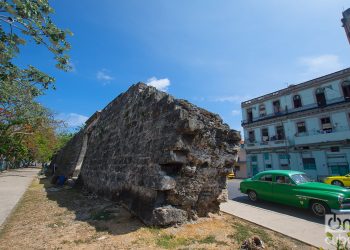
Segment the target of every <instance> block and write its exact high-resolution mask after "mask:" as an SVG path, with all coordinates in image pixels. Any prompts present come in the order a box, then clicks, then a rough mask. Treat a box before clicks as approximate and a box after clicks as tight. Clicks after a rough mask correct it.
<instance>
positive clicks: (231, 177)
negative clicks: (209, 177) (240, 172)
mask: <svg viewBox="0 0 350 250" xmlns="http://www.w3.org/2000/svg"><path fill="white" fill-rule="evenodd" d="M234 178H235V173H234V172H231V173H229V174H228V175H227V179H234Z"/></svg>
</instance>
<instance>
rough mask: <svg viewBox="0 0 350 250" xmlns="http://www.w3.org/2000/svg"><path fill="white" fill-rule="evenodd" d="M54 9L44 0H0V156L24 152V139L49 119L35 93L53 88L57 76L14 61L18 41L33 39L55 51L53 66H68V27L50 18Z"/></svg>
mask: <svg viewBox="0 0 350 250" xmlns="http://www.w3.org/2000/svg"><path fill="white" fill-rule="evenodd" d="M53 12H54V10H53V9H52V8H51V6H50V5H49V3H48V0H8V1H7V0H0V158H4V157H6V158H7V160H12V161H16V160H19V159H24V158H26V157H28V155H30V151H29V150H28V147H27V146H28V144H26V143H25V141H27V140H28V138H32V139H33V141H35V138H37V136H38V134H36V133H37V132H38V131H39V130H40V129H42V128H48V127H50V125H49V124H50V123H51V122H52V121H53V119H52V116H51V114H50V112H49V111H48V110H47V109H46V108H45V107H43V106H42V105H41V104H39V103H38V102H37V101H36V98H37V97H38V96H40V95H42V94H43V92H44V91H45V90H46V89H48V88H49V87H50V86H52V87H53V88H54V86H53V83H54V80H55V79H54V78H53V77H51V76H49V75H47V74H45V73H44V72H42V71H40V70H39V69H37V68H35V67H33V66H31V65H29V66H28V67H27V68H20V67H19V66H17V65H16V64H15V63H14V62H13V61H14V60H13V59H14V58H15V57H17V56H18V55H19V54H20V47H21V46H24V45H25V44H26V41H27V40H29V39H32V40H34V41H35V43H36V44H37V45H42V46H45V47H46V48H47V49H48V50H49V51H50V52H52V53H53V55H54V58H55V60H56V62H57V63H56V67H57V68H59V69H61V70H64V71H68V70H69V69H70V64H69V57H68V55H67V54H66V52H67V51H68V50H69V49H70V44H69V43H68V42H67V41H66V37H67V35H69V34H70V35H71V32H70V31H68V30H62V29H60V28H58V27H57V26H56V25H55V24H54V22H53V21H52V19H51V17H50V15H51V14H52V13H53ZM31 136H32V137H31ZM38 140H39V139H38ZM40 141H41V142H43V141H42V140H39V141H38V142H40ZM39 144H40V143H39ZM36 156H38V155H36ZM39 158H40V157H39Z"/></svg>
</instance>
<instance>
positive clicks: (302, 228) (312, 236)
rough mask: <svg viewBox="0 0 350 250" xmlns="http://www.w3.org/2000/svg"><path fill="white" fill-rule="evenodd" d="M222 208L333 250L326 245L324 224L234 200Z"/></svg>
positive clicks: (222, 205) (227, 211)
mask: <svg viewBox="0 0 350 250" xmlns="http://www.w3.org/2000/svg"><path fill="white" fill-rule="evenodd" d="M220 208H221V211H223V212H226V213H229V214H232V215H234V216H237V217H239V218H242V219H244V220H247V221H251V222H253V223H255V224H258V225H261V226H263V227H266V228H269V229H272V230H274V231H277V232H280V233H282V234H284V235H287V236H290V237H292V238H295V239H298V240H300V241H303V242H305V243H308V244H310V245H313V246H317V247H323V248H324V249H332V247H331V246H329V245H327V244H326V243H325V236H326V235H325V227H324V225H323V224H319V223H315V222H312V221H308V220H305V219H301V218H297V217H294V216H290V215H286V214H281V213H278V212H275V211H270V210H267V209H264V208H260V207H255V206H252V205H249V204H244V203H241V202H237V201H232V200H229V201H228V202H225V203H222V204H221V206H220Z"/></svg>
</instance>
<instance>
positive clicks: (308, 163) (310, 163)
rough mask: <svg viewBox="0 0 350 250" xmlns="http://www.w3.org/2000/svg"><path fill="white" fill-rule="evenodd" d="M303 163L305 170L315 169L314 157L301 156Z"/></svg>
mask: <svg viewBox="0 0 350 250" xmlns="http://www.w3.org/2000/svg"><path fill="white" fill-rule="evenodd" d="M303 165H304V169H305V170H316V162H315V158H303Z"/></svg>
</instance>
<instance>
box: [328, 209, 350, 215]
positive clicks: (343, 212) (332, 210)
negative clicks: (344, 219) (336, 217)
mask: <svg viewBox="0 0 350 250" xmlns="http://www.w3.org/2000/svg"><path fill="white" fill-rule="evenodd" d="M331 212H332V213H334V214H350V209H331Z"/></svg>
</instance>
